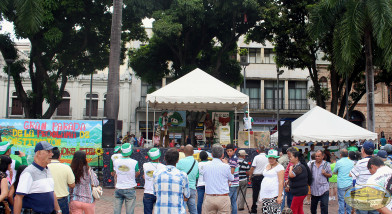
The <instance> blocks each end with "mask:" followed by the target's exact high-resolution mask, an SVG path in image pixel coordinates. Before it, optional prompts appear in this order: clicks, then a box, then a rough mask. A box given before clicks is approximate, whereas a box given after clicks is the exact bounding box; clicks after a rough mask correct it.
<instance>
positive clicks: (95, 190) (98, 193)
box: [88, 168, 103, 200]
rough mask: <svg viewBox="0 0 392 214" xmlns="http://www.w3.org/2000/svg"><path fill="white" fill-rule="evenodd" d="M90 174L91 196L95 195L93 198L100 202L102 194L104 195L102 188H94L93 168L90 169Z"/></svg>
mask: <svg viewBox="0 0 392 214" xmlns="http://www.w3.org/2000/svg"><path fill="white" fill-rule="evenodd" d="M88 172H89V174H90V184H91V194H92V195H93V198H94V199H95V200H99V199H100V198H101V196H102V194H103V190H102V187H100V186H96V187H95V186H93V184H92V183H93V182H91V179H92V176H91V168H90V170H89V171H88Z"/></svg>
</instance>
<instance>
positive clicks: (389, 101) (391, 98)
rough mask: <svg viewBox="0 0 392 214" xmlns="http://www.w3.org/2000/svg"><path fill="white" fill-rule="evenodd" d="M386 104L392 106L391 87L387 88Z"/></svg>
mask: <svg viewBox="0 0 392 214" xmlns="http://www.w3.org/2000/svg"><path fill="white" fill-rule="evenodd" d="M388 103H389V104H392V86H391V85H389V86H388Z"/></svg>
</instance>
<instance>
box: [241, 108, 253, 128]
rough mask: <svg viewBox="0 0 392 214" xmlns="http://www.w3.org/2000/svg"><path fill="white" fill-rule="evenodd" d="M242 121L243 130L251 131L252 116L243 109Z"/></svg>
mask: <svg viewBox="0 0 392 214" xmlns="http://www.w3.org/2000/svg"><path fill="white" fill-rule="evenodd" d="M243 121H244V131H248V130H250V131H252V126H253V118H252V117H250V116H249V114H248V111H245V117H244V119H243Z"/></svg>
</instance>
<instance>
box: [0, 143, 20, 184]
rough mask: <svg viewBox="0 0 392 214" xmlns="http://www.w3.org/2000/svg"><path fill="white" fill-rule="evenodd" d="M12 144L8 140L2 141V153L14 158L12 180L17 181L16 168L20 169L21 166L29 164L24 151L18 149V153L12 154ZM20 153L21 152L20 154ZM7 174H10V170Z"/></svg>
mask: <svg viewBox="0 0 392 214" xmlns="http://www.w3.org/2000/svg"><path fill="white" fill-rule="evenodd" d="M12 146H13V145H12V144H10V143H9V142H7V141H3V142H0V155H6V156H8V157H10V158H11V159H12V163H11V170H12V177H11V182H12V183H13V182H14V181H15V176H16V170H18V169H19V167H20V166H22V165H26V166H27V158H26V155H25V153H24V152H21V151H18V152H17V153H16V154H14V155H13V154H11V148H12ZM18 153H19V154H18ZM7 175H8V176H10V172H9V171H7Z"/></svg>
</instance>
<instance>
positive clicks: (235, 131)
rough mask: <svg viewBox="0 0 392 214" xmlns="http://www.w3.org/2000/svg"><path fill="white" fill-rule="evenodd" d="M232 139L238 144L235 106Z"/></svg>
mask: <svg viewBox="0 0 392 214" xmlns="http://www.w3.org/2000/svg"><path fill="white" fill-rule="evenodd" d="M234 140H236V144H237V146H238V139H237V106H236V107H235V109H234Z"/></svg>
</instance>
